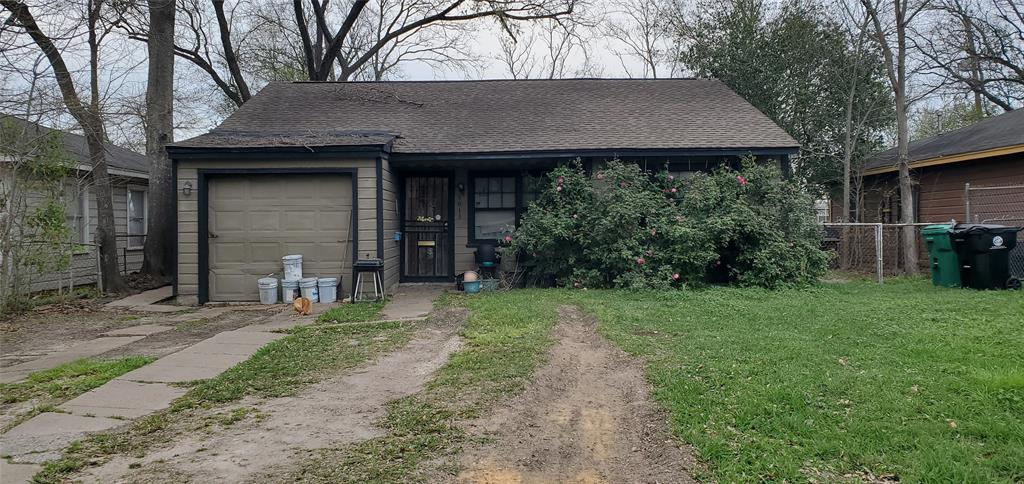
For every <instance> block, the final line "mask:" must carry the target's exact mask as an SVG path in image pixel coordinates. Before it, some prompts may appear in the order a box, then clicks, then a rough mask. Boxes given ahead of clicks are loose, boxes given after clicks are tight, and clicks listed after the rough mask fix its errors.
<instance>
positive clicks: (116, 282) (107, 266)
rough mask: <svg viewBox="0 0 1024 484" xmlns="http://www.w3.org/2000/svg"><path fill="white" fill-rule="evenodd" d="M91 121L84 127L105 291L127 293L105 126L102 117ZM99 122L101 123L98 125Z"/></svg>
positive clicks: (96, 117) (101, 272) (95, 117)
mask: <svg viewBox="0 0 1024 484" xmlns="http://www.w3.org/2000/svg"><path fill="white" fill-rule="evenodd" d="M90 117H91V118H94V121H93V122H90V124H91V125H92V126H82V128H83V129H84V130H85V141H86V144H87V145H88V146H89V159H90V161H91V162H92V180H93V184H94V186H95V187H96V214H97V222H98V224H97V226H96V241H97V242H98V243H99V246H100V274H101V277H103V290H104V291H106V292H112V293H118V292H125V291H126V290H127V289H128V286H127V285H126V284H125V283H124V279H123V278H122V277H121V271H120V269H119V268H118V265H117V233H116V232H115V229H114V227H115V224H114V197H113V187H112V186H111V183H110V174H109V173H107V159H106V156H105V149H104V137H103V125H102V122H101V121H100V118H99V116H90ZM95 123H99V127H98V128H97V127H96V124H95Z"/></svg>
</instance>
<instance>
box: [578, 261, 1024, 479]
mask: <svg viewBox="0 0 1024 484" xmlns="http://www.w3.org/2000/svg"><path fill="white" fill-rule="evenodd" d="M574 294H575V295H576V297H577V298H578V300H579V302H580V303H581V304H582V306H583V307H584V308H585V309H587V310H588V311H591V312H592V313H594V314H595V315H596V316H597V317H598V319H599V321H600V326H599V327H600V331H601V332H602V333H603V334H604V335H605V336H607V337H608V338H609V339H611V340H612V341H614V342H615V343H617V344H619V345H620V346H622V347H623V348H625V349H626V350H627V351H628V352H630V353H632V354H634V355H638V356H640V357H643V358H645V359H647V360H648V362H649V365H648V371H649V377H650V379H651V381H652V382H653V384H654V386H655V389H656V391H655V398H656V399H657V400H658V401H660V402H661V403H663V404H664V405H665V406H666V407H667V408H668V409H669V410H670V412H671V416H672V422H673V426H674V429H673V430H674V431H675V433H676V435H677V436H679V437H680V438H681V439H682V440H683V441H686V442H688V443H690V444H692V445H693V446H695V447H696V448H697V449H698V451H699V454H700V458H701V459H702V460H703V461H704V462H706V463H707V464H708V473H709V475H707V476H701V477H705V478H712V479H715V480H718V481H719V482H749V481H755V480H770V481H783V480H786V481H805V480H809V479H814V480H818V481H822V480H824V481H835V480H842V479H844V478H854V479H855V480H856V479H861V478H869V477H870V476H872V475H874V476H882V475H894V476H896V477H898V478H899V479H900V480H902V481H909V482H923V481H924V482H954V481H955V482H1024V293H1021V292H978V291H973V290H960V289H945V288H934V287H932V286H931V285H930V284H928V283H927V282H926V281H922V280H891V281H887V282H886V283H885V284H884V285H878V284H874V283H871V282H851V283H842V284H839V283H831V284H823V285H821V286H818V287H813V288H807V289H792V290H784V291H776V292H772V291H764V290H757V289H736V288H712V289H706V290H697V291H689V292H660V293H656V292H647V293H644V292H637V293H631V292H620V291H588V292H585V293H584V292H576V293H574ZM558 297H563V296H562V295H558ZM848 474H849V476H848ZM844 476H845V477H844Z"/></svg>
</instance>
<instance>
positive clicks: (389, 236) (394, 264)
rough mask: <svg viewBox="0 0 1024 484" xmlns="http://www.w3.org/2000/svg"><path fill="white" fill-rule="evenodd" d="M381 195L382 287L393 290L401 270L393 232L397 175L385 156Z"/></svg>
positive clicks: (396, 210) (394, 227)
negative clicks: (382, 229) (382, 228)
mask: <svg viewBox="0 0 1024 484" xmlns="http://www.w3.org/2000/svg"><path fill="white" fill-rule="evenodd" d="M381 170H382V171H381V173H382V175H383V176H382V177H381V178H382V183H383V189H384V191H383V196H382V197H381V202H382V203H383V204H384V210H383V213H384V234H383V238H384V255H383V257H384V287H385V288H387V291H388V292H389V293H390V292H393V291H394V288H395V286H397V285H398V277H399V273H400V272H401V260H400V254H401V247H400V246H399V243H398V242H395V240H394V235H395V232H397V231H398V230H399V227H400V225H399V222H400V221H399V220H398V217H399V212H398V200H399V196H398V190H399V184H398V176H397V175H396V174H395V173H394V172H393V171H392V169H391V163H389V162H388V160H387V159H386V158H385V159H384V161H383V165H382V166H381Z"/></svg>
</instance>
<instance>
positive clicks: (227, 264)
mask: <svg viewBox="0 0 1024 484" xmlns="http://www.w3.org/2000/svg"><path fill="white" fill-rule="evenodd" d="M351 184H352V181H351V177H350V176H342V175H238V176H225V177H216V178H211V180H210V184H209V193H208V195H209V197H208V199H209V211H210V213H209V221H210V231H211V233H212V234H215V235H216V237H213V238H210V239H209V243H210V264H209V269H210V273H209V286H210V294H209V296H210V299H211V300H213V301H254V300H258V299H259V293H258V290H257V286H256V279H258V278H259V277H264V276H266V275H267V274H280V272H281V257H282V256H284V255H288V254H302V256H303V273H304V274H306V275H310V276H322V277H336V276H339V275H341V273H342V268H343V266H345V267H347V266H348V263H350V261H351V257H352V255H351V254H352V252H351V246H350V245H348V244H350V243H351V242H349V239H351V235H350V233H351V223H352V220H351V219H352V190H351Z"/></svg>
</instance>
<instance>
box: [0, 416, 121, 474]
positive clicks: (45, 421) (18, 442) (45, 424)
mask: <svg viewBox="0 0 1024 484" xmlns="http://www.w3.org/2000/svg"><path fill="white" fill-rule="evenodd" d="M124 423H125V421H124V420H117V419H112V418H105V417H83V416H80V415H70V414H66V413H51V412H47V413H41V414H39V415H36V416H35V417H32V418H30V419H28V420H26V421H25V422H22V423H21V424H20V425H18V426H17V427H14V428H13V429H11V430H9V431H8V432H7V433H5V434H3V435H0V455H4V456H10V457H11V459H12V460H13V461H14V462H15V463H30V464H41V463H43V462H46V461H47V460H51V459H56V458H58V457H60V455H61V452H62V451H63V449H64V448H65V447H67V446H68V445H70V444H71V443H72V442H74V441H76V440H79V439H81V438H82V437H85V435H86V434H87V433H89V432H99V431H102V430H107V429H111V428H114V427H117V426H118V425H122V424H124Z"/></svg>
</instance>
